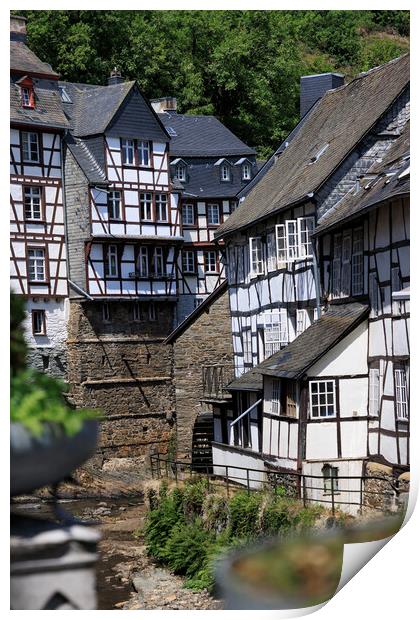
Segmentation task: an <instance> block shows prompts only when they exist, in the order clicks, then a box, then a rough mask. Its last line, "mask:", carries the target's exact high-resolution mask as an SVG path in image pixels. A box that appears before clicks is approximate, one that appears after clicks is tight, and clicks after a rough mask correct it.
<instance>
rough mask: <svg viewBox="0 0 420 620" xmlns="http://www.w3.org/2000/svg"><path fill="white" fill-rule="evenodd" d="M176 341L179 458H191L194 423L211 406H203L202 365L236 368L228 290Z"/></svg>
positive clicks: (206, 304) (206, 306) (204, 307)
mask: <svg viewBox="0 0 420 620" xmlns="http://www.w3.org/2000/svg"><path fill="white" fill-rule="evenodd" d="M199 310H200V312H199V313H198V314H197V315H196V316H195V317H194V318H192V319H190V323H189V324H188V326H187V327H186V329H185V330H183V331H182V332H181V333H180V335H178V336H177V337H176V338H175V339H174V340H173V355H174V371H173V372H174V387H175V399H176V415H177V456H178V458H181V459H190V458H191V442H192V432H193V427H194V422H195V420H196V417H197V415H198V414H199V413H200V412H201V411H210V410H211V405H209V404H206V403H202V402H201V398H202V393H203V385H202V366H206V365H213V364H226V366H227V367H228V368H229V369H232V368H233V347H232V332H231V320H230V313H229V298H228V293H227V289H226V287H223V292H222V293H221V294H220V295H218V296H216V298H213V300H212V301H210V302H204V303H203V305H202V306H200V308H199Z"/></svg>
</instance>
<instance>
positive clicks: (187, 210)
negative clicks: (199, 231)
mask: <svg viewBox="0 0 420 620" xmlns="http://www.w3.org/2000/svg"><path fill="white" fill-rule="evenodd" d="M181 213H182V225H183V226H195V209H194V203H192V202H186V203H184V204H183V205H182V207H181Z"/></svg>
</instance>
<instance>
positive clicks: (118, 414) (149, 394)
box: [67, 300, 175, 470]
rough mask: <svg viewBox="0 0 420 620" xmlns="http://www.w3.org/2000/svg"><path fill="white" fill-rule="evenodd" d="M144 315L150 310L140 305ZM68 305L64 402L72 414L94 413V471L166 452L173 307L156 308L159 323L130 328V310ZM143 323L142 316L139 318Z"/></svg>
mask: <svg viewBox="0 0 420 620" xmlns="http://www.w3.org/2000/svg"><path fill="white" fill-rule="evenodd" d="M142 305H143V306H144V310H147V305H148V302H144V304H142ZM109 308H110V313H111V320H110V321H109V322H104V321H103V318H102V304H101V303H100V302H80V301H76V300H74V301H73V300H72V301H71V304H70V320H69V338H68V343H67V344H68V368H69V384H70V395H71V399H72V401H73V402H74V404H75V405H76V406H78V407H95V408H96V407H97V408H99V409H100V410H101V411H102V413H103V415H104V419H103V421H102V423H101V436H100V445H99V451H98V456H97V462H98V464H99V465H100V466H101V467H103V468H104V469H108V470H112V469H118V468H121V464H122V463H123V465H124V469H130V468H138V467H141V465H142V464H143V463H144V462H145V461H146V459H147V456H148V454H149V452H150V449H151V448H154V449H156V450H158V451H159V452H166V450H167V446H168V441H169V438H170V435H171V433H172V432H173V429H174V425H175V402H174V391H173V384H172V347H171V345H166V344H164V342H163V341H164V337H165V336H166V335H167V334H168V333H169V332H170V330H171V327H172V322H173V305H172V304H170V303H168V302H166V303H165V302H162V303H159V302H155V308H156V313H157V320H155V321H150V320H149V318H147V320H146V319H144V320H140V321H134V320H133V315H132V302H125V301H118V302H109ZM142 314H143V315H144V316H147V313H146V312H144V313H142Z"/></svg>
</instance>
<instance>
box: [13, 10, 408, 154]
mask: <svg viewBox="0 0 420 620" xmlns="http://www.w3.org/2000/svg"><path fill="white" fill-rule="evenodd" d="M19 13H23V14H24V15H25V16H26V17H27V18H28V32H29V44H30V46H31V48H32V49H33V50H34V52H35V53H36V54H37V55H38V56H39V57H40V58H41V59H43V60H45V61H47V62H49V63H50V64H51V65H52V66H53V68H54V69H55V70H56V71H58V72H59V73H60V74H61V76H62V79H64V80H70V81H75V82H87V83H92V84H106V78H107V77H108V75H109V74H110V71H111V69H112V68H113V67H114V66H115V65H116V66H118V67H119V68H120V69H121V71H122V73H123V75H124V76H125V77H126V78H127V79H137V80H138V82H139V85H140V87H141V88H142V90H143V92H144V93H145V95H146V96H147V97H150V98H153V97H162V96H168V95H172V96H176V97H177V99H178V103H179V109H180V111H181V112H183V113H190V114H215V115H216V116H217V117H218V118H220V120H221V121H222V122H224V123H225V124H226V125H227V126H228V127H229V128H230V129H231V130H232V131H234V132H235V133H236V134H237V135H238V136H239V137H241V138H242V139H243V140H245V141H246V142H247V143H248V144H250V145H251V146H254V147H256V148H257V149H258V153H259V155H260V156H265V155H269V154H270V153H271V152H272V150H273V149H274V148H276V147H277V146H278V144H279V142H280V141H281V140H283V139H284V138H285V137H286V136H287V134H288V133H289V132H290V130H291V129H292V128H293V127H294V125H295V124H296V122H297V120H298V108H299V105H298V103H299V80H300V76H301V75H307V74H309V73H322V72H324V71H342V72H344V73H346V75H347V76H353V75H355V74H356V73H358V72H359V71H361V70H365V69H367V68H371V67H372V66H374V65H375V64H377V63H378V62H386V61H388V60H390V59H391V58H392V57H394V56H396V55H399V54H400V53H402V52H403V51H406V50H407V48H408V40H407V37H408V35H409V11H337V10H334V11H243V10H242V11H176V10H174V11H153V10H152V11H144V10H143V11H94V10H73V11H72V10H44V11H39V10H38V11H36V10H35V11H29V10H27V11H19ZM372 33H374V34H375V36H376V35H378V34H381V36H382V37H383V38H384V39H385V40H386V39H388V43H389V45H386V44H383V45H382V46H380V45H376V44H375V45H374V46H373V47H374V49H373V50H372V49H371V50H370V51H369V47H370V46H371V45H372V42H371V40H370V38H369V37H370V35H371V34H372ZM404 37H405V38H404ZM391 40H392V41H393V42H394V43H393V44H392V45H391V44H390V42H391ZM379 47H380V49H379Z"/></svg>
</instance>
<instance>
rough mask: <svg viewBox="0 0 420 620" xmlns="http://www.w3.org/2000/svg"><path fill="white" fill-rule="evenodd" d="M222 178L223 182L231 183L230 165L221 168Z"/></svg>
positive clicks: (226, 164) (223, 165) (225, 164)
mask: <svg viewBox="0 0 420 620" xmlns="http://www.w3.org/2000/svg"><path fill="white" fill-rule="evenodd" d="M220 178H221V180H222V181H230V165H229V164H228V163H224V164H222V165H221V166H220Z"/></svg>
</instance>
